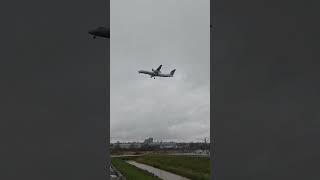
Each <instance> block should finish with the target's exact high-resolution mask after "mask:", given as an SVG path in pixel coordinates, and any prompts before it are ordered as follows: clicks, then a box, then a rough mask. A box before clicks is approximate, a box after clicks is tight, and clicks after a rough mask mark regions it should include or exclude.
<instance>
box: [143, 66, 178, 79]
mask: <svg viewBox="0 0 320 180" xmlns="http://www.w3.org/2000/svg"><path fill="white" fill-rule="evenodd" d="M161 67H162V65H160V66H159V67H158V68H157V69H156V70H154V69H152V71H145V70H140V71H138V72H139V74H140V73H142V74H149V75H150V78H153V79H156V76H159V77H173V75H174V72H175V71H176V69H174V70H172V71H171V72H170V74H162V73H161V71H160V69H161Z"/></svg>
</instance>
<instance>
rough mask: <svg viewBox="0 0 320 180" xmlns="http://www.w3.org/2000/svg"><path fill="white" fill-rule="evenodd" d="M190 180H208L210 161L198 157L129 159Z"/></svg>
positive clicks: (160, 156)
mask: <svg viewBox="0 0 320 180" xmlns="http://www.w3.org/2000/svg"><path fill="white" fill-rule="evenodd" d="M130 159H133V160H135V161H137V162H140V163H144V164H147V165H150V166H153V167H156V168H159V169H163V170H166V171H169V172H172V173H174V174H177V175H181V176H184V177H187V178H190V179H192V180H209V179H210V159H209V158H208V157H199V156H175V155H145V156H141V157H134V158H130Z"/></svg>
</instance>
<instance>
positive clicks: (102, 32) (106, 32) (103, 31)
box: [88, 26, 110, 39]
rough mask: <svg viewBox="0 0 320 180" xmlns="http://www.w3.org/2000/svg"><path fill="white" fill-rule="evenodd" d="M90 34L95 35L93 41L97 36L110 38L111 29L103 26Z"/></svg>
mask: <svg viewBox="0 0 320 180" xmlns="http://www.w3.org/2000/svg"><path fill="white" fill-rule="evenodd" d="M88 33H89V34H91V35H93V39H95V38H96V37H97V36H99V37H103V38H110V28H105V27H102V26H100V27H98V28H95V29H93V30H90V31H89V32H88Z"/></svg>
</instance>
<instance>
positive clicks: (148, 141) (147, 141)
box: [143, 138, 153, 144]
mask: <svg viewBox="0 0 320 180" xmlns="http://www.w3.org/2000/svg"><path fill="white" fill-rule="evenodd" d="M143 143H144V144H152V143H153V138H148V139H146V140H144V142H143Z"/></svg>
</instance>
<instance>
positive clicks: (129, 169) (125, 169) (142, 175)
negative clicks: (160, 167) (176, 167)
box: [111, 158, 160, 180]
mask: <svg viewBox="0 0 320 180" xmlns="http://www.w3.org/2000/svg"><path fill="white" fill-rule="evenodd" d="M111 162H112V165H113V166H114V167H115V168H116V169H117V170H118V171H120V173H121V174H122V175H123V176H124V177H125V178H126V179H127V180H137V179H139V180H160V179H159V178H158V177H156V176H153V175H152V174H150V173H148V172H147V171H144V170H141V169H139V168H136V167H135V166H133V165H131V164H128V163H126V162H125V161H123V160H122V159H120V158H112V159H111Z"/></svg>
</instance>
